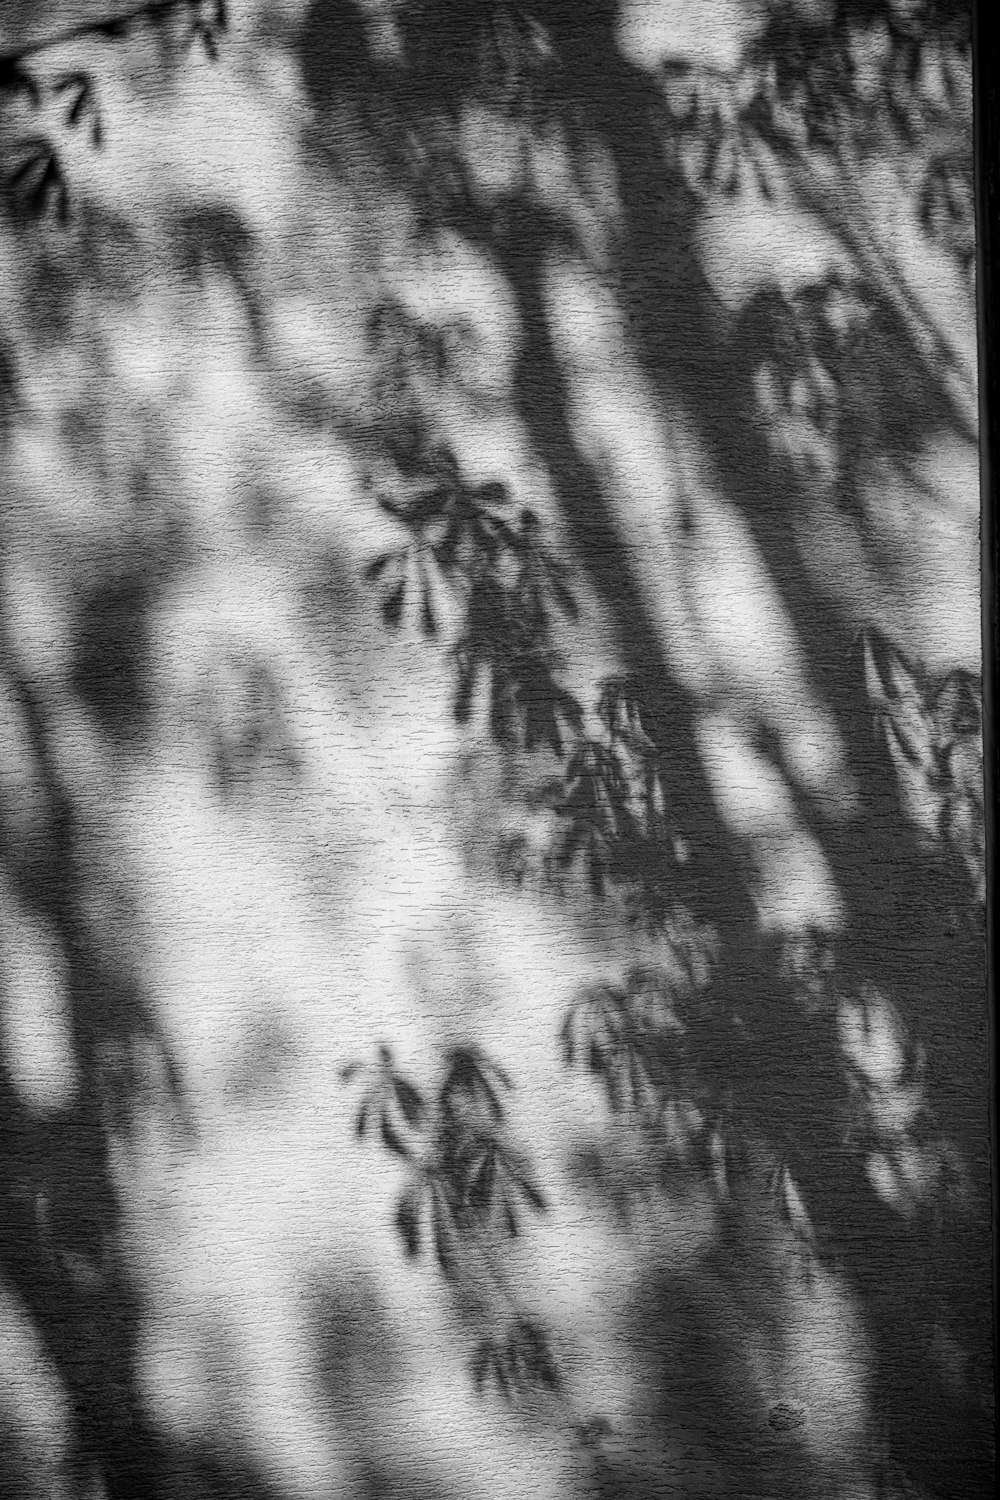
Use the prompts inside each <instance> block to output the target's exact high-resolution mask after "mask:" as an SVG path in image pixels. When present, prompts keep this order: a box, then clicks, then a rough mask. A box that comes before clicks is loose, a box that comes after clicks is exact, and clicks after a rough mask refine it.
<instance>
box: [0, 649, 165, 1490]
mask: <svg viewBox="0 0 1000 1500" xmlns="http://www.w3.org/2000/svg"><path fill="white" fill-rule="evenodd" d="M0 659H2V670H3V673H4V677H5V679H6V684H7V686H8V688H9V690H10V697H11V699H12V701H13V702H14V704H16V706H17V708H18V709H19V711H20V717H21V721H22V728H23V730H24V734H25V738H26V741H27V743H28V745H29V747H30V758H31V762H32V768H33V772H34V776H35V778H36V782H37V785H38V788H39V790H40V794H41V804H42V818H41V826H40V828H38V827H36V830H35V832H34V836H33V838H32V840H31V842H30V844H28V845H27V847H25V846H24V845H23V844H22V843H20V842H19V841H17V840H16V837H13V836H12V827H11V823H10V819H9V817H8V810H7V809H0V863H2V873H3V876H4V878H5V881H6V882H7V883H8V884H9V888H10V890H11V891H12V892H13V893H15V894H16V896H17V898H18V899H19V900H20V901H21V902H23V903H24V906H25V907H26V909H27V910H28V911H29V912H30V913H32V914H33V915H34V917H35V918H37V920H38V921H40V922H41V924H42V925H43V927H44V928H45V929H46V930H47V931H49V932H50V933H51V934H52V935H53V937H54V939H55V942H56V945H57V950H58V954H59V961H60V969H61V972H62V977H63V982H64V984H65V993H66V1008H67V1012H68V1019H69V1025H70V1036H69V1047H70V1050H71V1055H72V1066H73V1071H74V1072H75V1076H76V1080H77V1084H76V1088H75V1090H74V1091H73V1097H72V1098H71V1100H70V1102H69V1103H67V1104H65V1105H62V1106H60V1107H58V1108H57V1109H55V1110H54V1111H51V1110H50V1111H49V1112H48V1113H47V1114H44V1113H39V1112H37V1111H36V1110H35V1109H34V1108H32V1107H31V1106H30V1105H29V1104H28V1103H26V1102H25V1101H23V1099H22V1096H21V1092H20V1090H19V1088H18V1086H17V1085H16V1083H15V1080H14V1078H13V1077H12V1073H11V1068H10V1064H9V1062H8V1059H7V1058H6V1056H0V1199H2V1203H3V1212H2V1213H0V1274H2V1276H3V1278H4V1280H5V1281H6V1282H7V1283H9V1285H10V1286H11V1287H12V1288H13V1289H14V1290H15V1291H16V1293H17V1294H18V1295H19V1296H20V1298H21V1300H22V1302H23V1304H24V1306H25V1308H26V1309H27V1310H28V1312H29V1314H30V1316H31V1318H32V1320H33V1322H34V1324H35V1327H36V1328H37V1330H38V1333H39V1335H40V1337H41V1340H42V1345H43V1348H44V1352H45V1354H46V1356H47V1358H48V1359H49V1360H50V1361H51V1363H52V1366H53V1368H54V1369H55V1371H56V1373H57V1375H58V1378H59V1380H60V1381H61V1382H62V1384H63V1386H64V1387H65V1390H66V1394H67V1398H68V1402H69V1410H70V1413H71V1417H70V1420H71V1426H72V1433H71V1446H72V1448H73V1449H74V1450H75V1452H76V1455H77V1461H78V1465H79V1469H80V1472H81V1473H82V1474H85V1473H86V1472H87V1471H88V1470H90V1471H91V1472H92V1473H96V1474H99V1475H101V1476H102V1482H103V1484H104V1487H105V1490H106V1493H107V1495H108V1497H109V1500H127V1497H128V1500H130V1497H134V1500H140V1497H147V1496H154V1495H155V1494H156V1493H157V1490H156V1484H157V1476H158V1473H159V1468H160V1465H159V1456H158V1445H157V1441H156V1439H154V1437H153V1435H152V1432H151V1430H150V1427H149V1424H148V1421H147V1418H146V1415H145V1413H144V1411H143V1403H142V1398H141V1395H140V1392H139V1388H138V1385H137V1381H136V1375H135V1369H134V1351H135V1339H136V1333H137V1326H138V1317H139V1307H138V1305H137V1303H136V1300H135V1296H134V1292H133V1289H132V1283H131V1274H130V1269H129V1267H128V1265H127V1264H126V1263H125V1261H124V1260H123V1258H122V1250H121V1245H120V1241H119V1235H118V1231H119V1214H120V1209H119V1203H118V1199H117V1194H116V1190H115V1186H114V1181H113V1175H112V1171H111V1165H110V1160H109V1131H121V1130H127V1129H128V1127H129V1122H130V1119H131V1113H132V1108H133V1105H134V1103H135V1100H136V1097H137V1090H138V1089H140V1088H141V1087H142V1080H141V1078H140V1077H139V1076H137V1074H136V1072H135V1071H134V1062H133V1058H134V1057H135V1056H136V1053H135V1045H136V1044H137V1043H139V1042H147V1043H152V1045H153V1047H154V1049H155V1051H156V1052H157V1054H158V1055H159V1056H160V1057H161V1059H162V1060H163V1061H164V1063H165V1065H166V1072H165V1076H166V1077H167V1078H168V1079H170V1080H173V1074H172V1070H171V1067H170V1060H169V1054H168V1052H167V1049H166V1045H165V1043H164V1041H163V1038H162V1037H161V1036H160V1034H159V1031H158V1028H157V1025H156V1022H155V1020H154V1018H153V1016H152V1013H151V1012H150V1010H149V1009H148V1007H147V1005H146V1003H145V1000H144V998H143V996H142V993H141V990H140V989H139V987H138V985H137V983H136V981H135V979H134V978H132V977H129V976H127V975H126V974H125V973H124V972H122V971H121V970H120V969H117V968H116V967H114V966H113V965H112V964H111V963H110V962H109V961H108V959H107V957H106V956H104V954H103V953H102V950H101V949H99V948H98V946H97V943H96V942H95V939H94V935H93V933H92V931H91V928H90V923H89V920H88V917H87V915H86V912H87V895H86V893H87V892H88V890H89V889H90V888H91V882H92V871H91V870H90V869H89V867H88V864H87V855H86V850H85V848H84V847H83V845H82V844H81V842H80V840H79V838H78V834H77V828H76V818H75V815H74V811H73V807H72V803H71V800H70V797H69V795H68V793H67V791H66V790H65V788H64V785H63V783H62V780H61V777H60V775H59V773H58V771H57V770H56V767H55V765H54V762H53V758H52V754H51V749H50V731H49V728H48V724H47V719H46V714H45V712H44V710H43V709H42V707H41V704H40V701H39V699H38V697H37V695H36V693H35V691H34V689H33V688H32V686H31V684H30V683H29V682H28V681H27V679H26V678H25V677H24V676H23V675H22V674H21V672H20V671H19V669H18V668H17V666H16V665H15V662H14V657H13V653H12V651H11V649H10V646H9V643H8V640H7V631H6V628H4V630H3V635H2V637H0ZM7 979H8V976H7V975H6V974H3V973H0V985H2V986H3V987H4V988H6V984H7ZM25 981H26V976H25V975H23V974H22V975H18V976H17V982H20V983H24V982H25ZM173 1086H174V1087H175V1088H176V1084H175V1083H174V1084H173Z"/></svg>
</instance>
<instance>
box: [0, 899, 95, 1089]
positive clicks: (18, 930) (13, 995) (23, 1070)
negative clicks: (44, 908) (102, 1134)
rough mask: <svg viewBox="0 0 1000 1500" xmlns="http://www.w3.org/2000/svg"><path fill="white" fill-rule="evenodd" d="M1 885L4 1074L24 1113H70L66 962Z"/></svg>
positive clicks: (72, 1072) (72, 1071) (71, 1051)
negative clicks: (62, 1111)
mask: <svg viewBox="0 0 1000 1500" xmlns="http://www.w3.org/2000/svg"><path fill="white" fill-rule="evenodd" d="M5 887H6V881H4V883H3V885H0V1037H2V1056H3V1063H4V1072H5V1074H6V1076H7V1077H8V1078H9V1079H10V1081H11V1083H12V1084H13V1086H14V1089H15V1091H16V1093H17V1095H18V1096H19V1098H20V1101H21V1103H22V1104H23V1105H24V1107H25V1108H27V1109H28V1110H31V1111H32V1112H34V1111H39V1112H43V1113H57V1112H58V1111H60V1110H64V1109H67V1108H69V1106H70V1105H71V1104H72V1102H73V1099H74V1097H75V1094H76V1089H77V1084H78V1078H77V1066H76V1053H75V1038H74V1030H73V1016H72V1012H71V1000H70V994H69V990H68V986H67V982H66V973H65V960H64V957H63V955H62V954H61V953H60V951H59V948H58V946H57V943H56V940H55V935H54V934H53V932H52V931H51V930H50V928H49V927H48V925H47V924H46V923H45V922H44V921H43V920H41V919H40V918H39V917H38V916H36V915H35V914H34V913H32V912H31V911H30V910H29V909H28V908H27V907H25V906H24V905H23V903H22V902H20V901H18V899H17V897H16V896H15V895H14V893H13V892H12V891H10V890H8V889H6V888H5Z"/></svg>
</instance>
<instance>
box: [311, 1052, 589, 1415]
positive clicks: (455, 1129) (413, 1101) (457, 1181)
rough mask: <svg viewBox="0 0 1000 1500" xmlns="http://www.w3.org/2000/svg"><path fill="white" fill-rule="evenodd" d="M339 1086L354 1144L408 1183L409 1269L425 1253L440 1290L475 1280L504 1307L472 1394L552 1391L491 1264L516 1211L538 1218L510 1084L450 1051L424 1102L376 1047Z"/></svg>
mask: <svg viewBox="0 0 1000 1500" xmlns="http://www.w3.org/2000/svg"><path fill="white" fill-rule="evenodd" d="M341 1078H342V1079H343V1080H344V1081H345V1082H351V1081H352V1080H355V1079H357V1080H358V1081H359V1083H360V1084H361V1095H360V1101H359V1104H358V1110H357V1115H356V1117H355V1130H356V1132H357V1134H358V1136H360V1137H364V1136H367V1135H372V1136H376V1137H377V1138H378V1139H379V1140H380V1141H381V1143H382V1145H383V1146H384V1147H385V1148H386V1149H387V1150H388V1151H390V1152H391V1153H392V1154H393V1155H394V1156H396V1157H398V1158H400V1159H401V1160H402V1161H403V1162H405V1164H406V1167H407V1173H408V1181H407V1183H406V1186H405V1187H404V1189H403V1192H402V1194H401V1196H400V1198H399V1201H398V1203H397V1205H396V1212H395V1225H396V1230H397V1233H398V1234H399V1237H400V1240H401V1242H402V1245H403V1247H404V1249H405V1251H406V1254H407V1255H408V1256H409V1257H410V1258H411V1259H414V1260H415V1259H418V1258H419V1257H420V1256H421V1255H422V1254H423V1252H424V1251H425V1250H428V1251H431V1252H432V1253H433V1256H434V1258H435V1260H436V1262H437V1265H438V1267H439V1269H440V1271H441V1273H442V1275H443V1276H444V1277H445V1279H446V1280H447V1281H448V1282H449V1283H452V1284H459V1283H462V1284H466V1285H471V1286H474V1287H475V1288H476V1290H477V1292H479V1293H481V1292H482V1290H483V1282H484V1280H485V1281H487V1282H489V1283H490V1286H491V1289H492V1291H493V1293H494V1294H495V1295H497V1296H498V1297H499V1298H500V1300H501V1302H502V1303H504V1304H505V1305H506V1306H505V1314H504V1316H503V1317H502V1319H501V1322H500V1326H501V1328H502V1332H501V1333H500V1334H499V1335H498V1336H497V1337H495V1338H491V1337H487V1338H483V1339H481V1340H480V1342H479V1345H478V1347H477V1350H476V1353H475V1357H474V1360H473V1378H474V1380H475V1384H476V1387H477V1389H482V1388H483V1386H484V1385H485V1384H486V1382H487V1380H488V1379H492V1380H493V1381H495V1383H496V1386H497V1388H498V1389H499V1390H500V1392H501V1393H502V1394H503V1395H505V1396H508V1397H511V1398H513V1397H515V1396H518V1395H524V1394H527V1393H528V1392H530V1391H531V1390H532V1389H534V1388H536V1387H540V1388H543V1389H546V1390H548V1391H551V1392H556V1391H558V1390H559V1386H560V1378H559V1372H558V1369H557V1367H556V1364H555V1361H554V1359H553V1356H552V1353H551V1351H550V1349H549V1344H548V1340H547V1337H546V1335H545V1332H544V1330H543V1329H542V1328H541V1326H540V1325H539V1324H538V1323H537V1322H536V1321H535V1320H534V1319H532V1318H530V1317H527V1316H524V1315H522V1314H521V1313H519V1312H518V1310H517V1304H516V1298H513V1297H511V1295H510V1294H509V1293H508V1292H507V1291H506V1290H505V1283H504V1275H503V1267H502V1264H501V1263H500V1262H498V1260H497V1254H498V1250H499V1249H500V1247H501V1246H502V1244H503V1242H504V1241H505V1240H509V1239H514V1238H516V1237H517V1236H518V1235H519V1234H520V1233H521V1231H522V1216H523V1213H524V1211H525V1210H526V1209H527V1210H529V1211H530V1212H532V1213H536V1214H540V1213H544V1212H545V1209H546V1201H545V1198H544V1196H543V1194H542V1192H541V1190H540V1188H539V1187H538V1185H537V1183H536V1181H535V1178H534V1175H533V1172H532V1169H531V1165H530V1162H529V1161H528V1159H527V1157H526V1156H525V1155H524V1153H523V1152H522V1151H521V1150H519V1149H518V1147H517V1146H516V1144H515V1143H514V1142H513V1140H512V1139H511V1136H510V1131H509V1128H508V1125H507V1117H506V1115H507V1112H506V1106H505V1102H504V1100H505V1095H506V1094H507V1092H508V1091H509V1090H510V1089H511V1087H512V1084H511V1080H510V1078H509V1077H508V1076H507V1074H506V1073H505V1072H504V1071H503V1069H501V1068H500V1067H498V1066H497V1064H496V1063H495V1062H492V1061H491V1060H490V1059H489V1058H488V1057H486V1056H485V1055H484V1054H482V1053H480V1052H477V1051H474V1050H472V1049H470V1048H456V1049H454V1050H452V1051H451V1052H450V1053H449V1054H448V1056H447V1057H446V1058H445V1066H444V1077H443V1080H442V1082H441V1084H440V1086H439V1087H438V1089H437V1091H436V1093H434V1094H433V1095H428V1094H425V1093H424V1092H423V1091H422V1090H421V1089H420V1088H418V1087H417V1085H416V1084H414V1083H413V1082H412V1081H411V1080H409V1079H407V1078H406V1077H405V1075H404V1074H403V1073H401V1072H400V1071H399V1068H398V1067H397V1065H396V1063H395V1061H394V1058H393V1055H392V1051H391V1049H390V1048H389V1047H387V1046H384V1045H383V1046H380V1047H379V1049H378V1053H377V1056H376V1059H375V1061H374V1062H373V1063H371V1064H369V1065H364V1064H360V1063H357V1062H353V1063H349V1064H347V1066H346V1067H344V1068H343V1069H342V1070H341Z"/></svg>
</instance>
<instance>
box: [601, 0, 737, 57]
mask: <svg viewBox="0 0 1000 1500" xmlns="http://www.w3.org/2000/svg"><path fill="white" fill-rule="evenodd" d="M764 13H765V12H764V7H763V6H761V5H759V4H756V3H750V4H747V3H746V0H742V3H741V0H667V3H666V4H664V3H663V0H626V3H625V4H623V5H622V6H621V7H620V9H619V16H618V25H617V32H616V39H617V42H618V46H619V49H620V50H621V52H622V55H623V56H624V57H625V58H627V60H628V61H629V62H630V63H632V64H634V65H635V66H636V67H640V68H648V69H650V70H652V69H655V68H657V67H659V66H660V65H661V64H662V63H663V62H665V61H667V60H668V59H669V60H674V59H684V60H686V61H690V62H694V63H700V64H703V65H708V66H711V67H716V68H721V69H724V70H728V69H731V68H733V67H735V66H736V64H737V62H738V61H739V58H740V55H741V53H742V51H743V49H744V48H745V47H746V46H747V44H748V43H749V42H751V41H752V40H753V38H754V36H755V35H756V32H757V30H758V29H759V27H760V24H761V21H762V19H763V16H764Z"/></svg>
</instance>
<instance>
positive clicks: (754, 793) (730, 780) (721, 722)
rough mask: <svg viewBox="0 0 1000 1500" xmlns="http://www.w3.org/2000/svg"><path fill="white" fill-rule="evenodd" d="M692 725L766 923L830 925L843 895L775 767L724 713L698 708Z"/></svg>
mask: <svg viewBox="0 0 1000 1500" xmlns="http://www.w3.org/2000/svg"><path fill="white" fill-rule="evenodd" d="M697 733H698V741H699V745H700V748H701V755H702V760H703V762H704V765H705V769H706V771H707V772H708V775H709V779H710V781H711V783H712V788H713V791H714V794H715V798H716V803H717V805H718V807H719V811H720V812H721V813H722V816H723V817H724V818H725V820H726V823H727V824H728V826H729V828H730V829H731V830H732V832H733V834H734V835H735V836H736V838H737V840H738V842H739V843H740V844H741V845H742V846H743V849H744V851H745V855H746V857H747V858H748V859H749V861H750V863H751V864H752V866H753V867H754V869H755V870H756V875H757V887H756V892H755V894H756V900H757V905H758V910H759V912H760V916H761V920H762V922H763V923H764V925H765V927H767V928H770V929H776V930H782V931H788V932H794V931H805V930H807V929H809V928H814V929H816V930H819V931H826V932H832V931H836V930H837V929H838V928H839V927H840V925H841V924H842V922H843V921H844V916H845V911H844V905H843V901H842V898H841V896H840V893H839V892H838V890H837V888H836V885H835V883H834V880H833V876H832V873H831V871H830V869H829V866H828V865H827V862H826V859H825V857H824V855H823V851H822V847H821V845H820V843H819V841H818V840H817V839H816V838H815V837H814V836H813V835H812V834H811V833H810V832H809V831H808V829H806V828H805V827H803V826H802V824H801V822H800V820H799V817H798V814H797V813H796V811H795V806H794V803H793V801H792V798H791V795H790V793H789V791H788V788H787V785H786V783H785V781H784V778H783V777H782V775H781V773H780V771H779V770H778V769H777V768H776V767H775V766H774V765H773V764H772V763H771V762H770V761H769V760H768V759H767V758H766V757H765V756H763V755H762V754H761V753H760V752H759V751H758V750H756V749H755V748H754V747H753V744H752V743H751V740H750V738H749V736H748V735H747V733H746V731H745V730H744V729H742V728H741V727H740V726H739V725H738V724H736V723H735V722H734V721H733V720H731V719H727V718H725V717H723V716H721V715H711V716H710V715H705V717H703V718H702V719H701V721H700V722H699V724H698V728H697Z"/></svg>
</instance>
